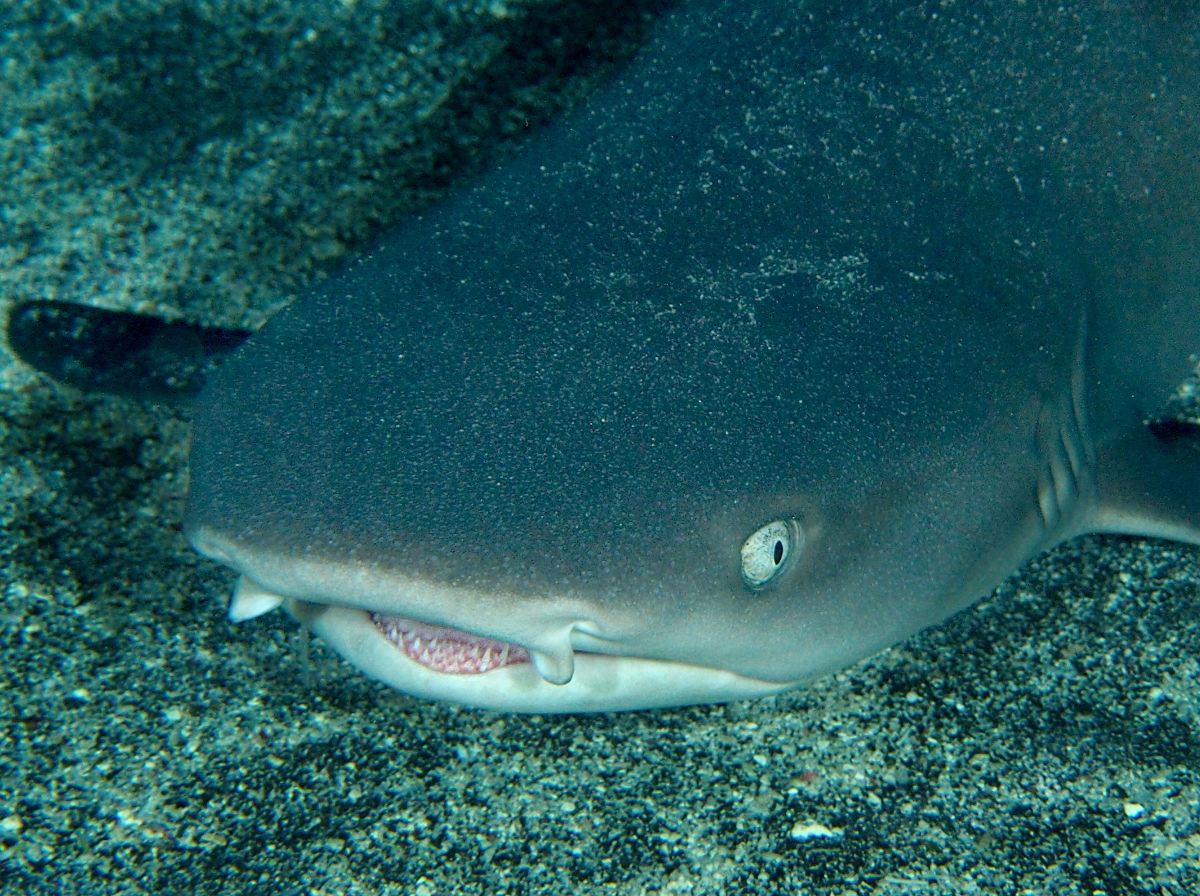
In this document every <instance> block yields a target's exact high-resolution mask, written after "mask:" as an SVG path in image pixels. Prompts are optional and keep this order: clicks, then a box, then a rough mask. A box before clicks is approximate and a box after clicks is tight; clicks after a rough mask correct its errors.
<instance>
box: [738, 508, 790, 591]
mask: <svg viewBox="0 0 1200 896" xmlns="http://www.w3.org/2000/svg"><path fill="white" fill-rule="evenodd" d="M803 546H804V533H803V531H801V529H800V527H799V526H798V525H796V523H795V522H794V521H793V520H775V521H774V522H773V523H767V524H766V525H765V526H763V527H762V528H760V529H756V530H755V532H754V534H752V535H751V536H750V537H749V538H747V539H746V541H745V542H744V543H743V544H742V581H744V582H745V583H746V585H747V586H748V587H750V588H761V587H763V586H764V585H766V584H768V583H769V582H771V580H772V579H774V578H775V577H776V576H777V575H779V573H780V572H781V571H782V570H783V569H784V567H785V566H787V563H788V559H789V558H790V557H791V556H792V555H793V554H796V553H798V552H799V551H800V549H801V548H802V547H803Z"/></svg>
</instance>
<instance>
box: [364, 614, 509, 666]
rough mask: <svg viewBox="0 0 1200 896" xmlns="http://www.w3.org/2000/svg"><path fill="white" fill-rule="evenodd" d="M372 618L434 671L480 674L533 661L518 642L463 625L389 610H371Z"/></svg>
mask: <svg viewBox="0 0 1200 896" xmlns="http://www.w3.org/2000/svg"><path fill="white" fill-rule="evenodd" d="M371 621H372V622H374V623H375V627H376V628H377V629H379V631H380V632H382V633H383V636H384V637H385V638H387V639H388V640H389V641H391V642H392V643H393V644H395V645H396V646H397V647H399V648H400V649H401V650H402V651H404V653H405V655H406V656H407V657H408V658H409V659H411V660H413V661H414V662H417V663H420V664H421V665H422V666H424V667H425V668H426V669H432V670H433V671H435V672H445V673H448V674H451V675H479V674H481V673H483V672H490V671H492V670H493V669H499V668H501V667H502V666H512V665H515V664H517V663H528V662H530V655H529V651H528V650H526V649H525V648H524V647H521V646H520V645H518V644H510V643H509V642H507V641H497V640H496V639H494V638H485V637H483V636H482V635H473V634H471V633H470V632H464V631H462V630H461V629H457V628H450V627H449V626H445V625H433V624H431V623H428V622H417V621H416V620H415V619H407V618H405V617H404V616H393V615H391V614H388V613H372V614H371Z"/></svg>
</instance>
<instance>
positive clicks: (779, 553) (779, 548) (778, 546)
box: [775, 538, 783, 566]
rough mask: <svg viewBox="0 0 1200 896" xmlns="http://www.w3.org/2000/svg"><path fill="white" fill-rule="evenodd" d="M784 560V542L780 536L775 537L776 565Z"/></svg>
mask: <svg viewBox="0 0 1200 896" xmlns="http://www.w3.org/2000/svg"><path fill="white" fill-rule="evenodd" d="M782 560H783V542H782V541H781V540H779V539H778V538H777V539H775V565H776V566H778V565H779V564H780V562H781V561H782Z"/></svg>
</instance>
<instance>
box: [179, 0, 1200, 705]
mask: <svg viewBox="0 0 1200 896" xmlns="http://www.w3.org/2000/svg"><path fill="white" fill-rule="evenodd" d="M1189 9H1190V7H1189V6H1187V5H1180V4H1166V5H1163V6H1162V8H1161V9H1159V8H1158V7H1157V6H1156V5H1155V4H1154V3H1145V4H1101V3H1095V2H1092V0H1087V2H1073V0H1067V2H1058V0H1055V2H1043V0H1029V2H1026V3H1021V4H1018V3H1012V2H1010V0H1003V2H1001V0H981V2H973V3H961V4H946V3H933V2H928V3H927V2H915V3H914V2H911V0H903V2H900V0H873V2H857V3H854V2H852V3H844V2H836V3H835V2H820V0H816V2H797V0H755V2H744V0H742V2H720V0H712V2H708V0H696V2H687V3H683V4H681V5H680V6H678V7H677V8H675V9H674V10H673V11H672V12H671V13H669V14H667V15H666V16H665V17H664V18H663V20H662V21H661V22H660V23H659V24H658V26H657V29H656V31H655V35H654V37H653V39H652V40H651V41H650V42H649V43H648V45H647V46H646V47H645V48H644V49H643V50H642V52H641V53H640V55H638V56H637V57H636V59H635V60H634V61H633V62H632V63H630V64H629V65H628V66H627V67H625V68H624V69H622V71H621V73H620V74H619V75H618V76H617V77H616V78H615V79H613V80H612V81H610V82H609V83H608V84H607V85H606V86H604V87H602V88H601V89H600V90H599V91H598V92H597V93H595V94H594V95H593V96H592V97H590V98H589V100H587V101H586V102H584V103H583V104H582V106H581V107H580V108H578V109H577V110H575V111H574V112H572V113H571V114H569V115H567V116H565V117H564V118H562V119H561V120H559V121H557V122H555V123H553V124H552V125H551V126H549V127H548V128H547V129H546V130H545V131H544V132H543V133H542V134H541V135H539V136H538V137H536V138H534V140H533V141H532V142H531V144H530V145H529V146H528V147H527V148H526V149H525V150H524V151H523V152H522V153H521V154H520V155H519V156H518V157H517V158H516V159H515V160H513V161H511V162H509V163H507V164H505V165H503V166H501V167H500V168H498V169H497V170H495V171H492V172H491V173H489V174H487V175H486V176H484V177H482V178H481V179H479V180H478V181H476V182H474V183H472V184H471V185H469V186H468V187H467V188H466V189H464V190H462V191H461V192H459V193H458V194H456V195H454V196H453V197H451V198H450V199H449V200H447V201H445V202H442V203H441V204H439V205H436V206H435V207H432V208H431V209H429V210H428V211H427V212H425V213H424V214H421V215H418V216H416V217H415V218H413V219H411V220H409V221H407V222H405V223H404V224H403V225H402V226H399V227H397V228H396V229H394V230H392V231H390V232H387V233H386V234H384V235H383V236H382V238H380V239H379V240H378V242H377V243H376V244H375V246H374V247H373V248H372V249H371V250H370V251H368V252H367V253H366V254H365V255H364V256H363V257H361V258H360V259H358V260H357V261H355V262H354V263H352V264H350V265H349V266H347V267H346V268H345V269H344V270H343V271H341V272H340V273H339V274H337V275H335V276H333V277H331V278H329V279H328V280H326V281H324V282H321V283H318V284H317V285H315V286H313V287H312V288H311V290H310V291H309V292H308V293H307V294H306V295H304V296H302V297H301V298H300V300H299V301H297V302H296V303H295V304H293V305H292V306H290V307H289V308H287V309H286V310H285V311H283V312H282V313H280V314H279V315H278V316H277V317H276V318H275V319H273V320H272V321H271V322H270V323H269V324H268V326H267V327H266V328H265V329H264V330H263V331H261V332H259V333H257V334H256V335H254V336H253V337H252V338H251V339H249V340H248V341H247V342H246V343H245V344H244V345H243V346H241V347H240V348H239V349H238V350H237V351H236V352H235V353H234V354H233V355H232V356H231V357H230V359H229V360H228V361H227V362H226V363H225V364H224V365H223V366H222V367H221V369H220V370H219V371H218V372H217V373H216V374H215V376H213V377H212V378H211V380H210V382H209V384H208V386H207V387H206V389H205V391H204V393H203V394H202V396H201V398H200V399H199V404H198V407H197V411H196V416H195V430H194V444H193V449H192V460H191V464H192V467H191V490H190V495H189V498H188V508H187V513H186V521H185V531H186V534H187V537H188V539H189V540H190V542H191V543H192V545H194V546H195V548H196V549H197V550H198V551H200V552H201V553H202V554H205V555H207V556H208V557H211V558H214V559H216V560H218V561H220V562H221V563H224V564H228V565H229V566H231V567H233V568H234V569H235V570H237V571H238V572H239V573H240V574H241V578H240V581H239V583H238V585H237V588H236V591H235V594H234V598H233V601H232V604H231V607H230V615H231V617H232V618H233V619H235V620H244V619H249V618H252V617H254V616H257V615H260V614H262V613H265V612H268V611H270V610H273V609H275V608H276V607H279V606H281V605H282V606H283V607H285V608H286V610H287V611H288V612H290V613H291V614H292V615H293V616H294V617H296V619H298V620H299V621H300V622H301V623H302V624H303V625H304V626H307V627H308V628H310V629H311V630H312V631H314V632H315V633H317V634H318V635H319V636H320V637H321V638H323V639H324V640H325V641H326V642H327V643H328V644H329V645H330V646H331V647H332V648H333V649H334V650H336V651H337V652H338V653H340V654H341V655H342V656H343V657H344V658H345V659H346V660H348V661H349V662H350V663H352V664H353V665H354V666H356V667H358V668H359V669H361V670H362V671H363V672H365V673H366V674H367V675H369V676H372V677H373V678H376V679H378V680H379V681H382V682H385V683H386V684H388V685H391V686H392V687H395V688H398V689H400V690H401V691H405V692H407V693H409V694H413V695H417V696H421V697H426V698H432V699H437V700H446V701H452V702H456V703H462V704H467V705H471V706H477V707H489V708H493V709H498V710H512V711H522V712H573V711H606V710H622V709H639V708H645V707H657V706H667V705H679V704H689V703H697V702H707V701H726V700H735V699H740V698H746V697H754V696H758V695H766V694H772V693H776V692H779V691H783V690H785V689H788V688H792V687H795V686H797V685H799V684H801V683H804V682H808V681H811V680H812V679H814V678H816V677H818V676H821V675H824V674H826V673H829V672H830V671H832V670H837V669H840V668H842V667H844V666H846V665H848V664H850V663H852V662H854V661H856V660H858V659H860V658H863V657H866V656H869V655H871V654H873V653H876V652H878V651H879V650H881V649H883V648H886V647H887V646H889V645H891V644H894V643H896V642H897V641H899V640H901V639H903V638H905V637H908V636H910V635H912V634H914V633H915V632H918V631H920V630H921V629H923V628H925V627H927V626H930V625H933V624H935V623H937V622H939V621H940V620H943V619H945V618H946V617H948V616H949V615H951V614H953V613H955V612H956V611H958V610H960V609H962V608H963V607H966V606H967V605H969V604H971V603H972V602H973V601H975V600H977V599H979V598H981V597H983V596H984V595H986V594H987V593H988V592H989V591H991V590H992V589H994V588H995V587H996V586H997V585H998V584H999V583H1000V582H1001V581H1002V580H1003V579H1004V578H1005V577H1006V576H1008V575H1009V574H1011V573H1012V572H1013V571H1014V570H1016V569H1017V568H1018V567H1020V566H1021V564H1023V563H1024V562H1025V561H1027V560H1028V559H1030V558H1031V557H1033V556H1035V555H1037V554H1038V553H1040V552H1042V551H1045V550H1046V549H1048V548H1050V547H1051V546H1053V545H1055V544H1057V543H1059V542H1061V541H1063V540H1065V539H1069V538H1072V537H1074V536H1076V535H1079V534H1082V533H1088V532H1124V533H1134V534H1142V535H1149V536H1156V537H1162V538H1168V539H1176V540H1179V541H1183V542H1188V543H1191V544H1197V543H1200V480H1198V478H1197V473H1198V471H1200V454H1198V453H1197V452H1196V450H1195V446H1194V445H1193V444H1191V443H1190V442H1189V441H1188V440H1187V439H1165V438H1160V437H1159V436H1160V435H1163V432H1158V433H1157V434H1156V431H1155V430H1154V429H1153V427H1151V426H1148V425H1147V422H1148V421H1149V420H1150V419H1151V415H1152V414H1153V412H1154V409H1155V408H1156V407H1158V406H1160V405H1161V404H1162V403H1163V401H1164V400H1165V399H1166V398H1167V396H1168V395H1169V394H1170V393H1171V392H1172V390H1173V389H1175V388H1176V387H1177V386H1178V385H1179V383H1181V382H1182V381H1183V380H1184V378H1185V377H1186V376H1187V375H1188V373H1189V371H1190V370H1191V368H1192V366H1193V365H1194V363H1195V360H1194V358H1191V353H1193V352H1196V351H1197V350H1200V55H1198V49H1197V47H1198V45H1200V40H1198V36H1200V29H1198V26H1197V22H1198V19H1197V17H1196V15H1195V14H1194V13H1191V14H1189V12H1188V10H1189ZM1172 17H1173V18H1172Z"/></svg>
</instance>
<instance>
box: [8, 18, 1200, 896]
mask: <svg viewBox="0 0 1200 896" xmlns="http://www.w3.org/2000/svg"><path fill="white" fill-rule="evenodd" d="M668 5H669V4H667V3H665V2H656V3H651V2H648V0H642V2H637V3H622V4H619V5H617V4H612V3H603V2H596V0H593V2H570V0H555V2H549V0H540V2H539V0H526V2H521V0H509V2H490V3H481V2H462V3H455V2H434V0H410V2H396V0H391V2H387V0H329V2H324V0H320V2H305V3H296V2H289V0H243V2H236V0H226V2H201V0H144V2H143V0H111V2H102V0H94V2H92V0H63V2H48V0H47V2H25V0H19V2H10V3H6V4H4V5H3V6H2V7H0V304H3V305H4V306H5V307H8V306H10V305H11V304H12V303H15V302H22V301H29V300H36V299H42V300H45V299H52V300H60V301H72V302H79V303H88V304H96V305H99V306H102V307H106V308H111V309H124V310H135V311H141V312H147V313H153V314H157V315H161V316H163V317H167V318H171V319H176V318H182V319H187V320H191V321H197V322H202V323H205V324H208V325H222V326H232V327H255V326H258V325H260V324H261V323H262V322H263V321H264V320H265V319H266V318H267V317H269V316H270V314H271V313H272V312H273V311H274V310H276V309H277V308H278V307H280V306H281V304H282V303H284V302H286V301H287V300H288V299H289V298H290V297H292V296H294V295H295V293H296V292H297V291H298V290H300V289H301V288H302V287H303V285H304V284H305V283H306V282H309V281H310V280H311V279H312V278H314V277H319V276H322V275H323V274H325V273H327V272H329V271H330V270H332V269H334V268H335V267H336V266H337V264H338V263H339V262H340V261H342V260H345V259H347V258H349V257H352V255H353V253H354V252H355V251H356V250H358V249H361V248H362V247H363V246H365V245H367V244H368V243H369V241H370V238H371V237H372V235H373V234H375V233H377V232H378V231H379V229H380V228H381V227H384V226H386V225H388V224H390V223H393V222H396V221H399V220H402V219H403V217H404V215H405V214H407V213H410V212H412V211H413V210H415V209H418V208H420V207H422V206H423V205H425V204H426V203H428V202H430V201H434V200H435V199H436V197H438V196H439V195H442V194H444V192H445V191H446V190H448V189H452V188H453V186H454V185H455V184H460V183H462V182H463V181H464V180H465V179H467V178H469V177H470V175H471V174H472V173H473V172H476V171H478V170H480V169H481V168H482V167H484V166H487V165H494V164H497V163H499V162H500V161H501V160H502V159H503V158H504V157H505V156H506V155H507V154H509V153H511V152H513V151H516V149H517V148H518V147H519V145H520V143H521V141H522V140H523V139H524V138H525V137H526V136H527V135H528V134H529V133H531V132H532V131H533V130H534V129H535V128H536V127H537V125H538V124H539V123H540V122H542V121H544V120H545V119H546V118H547V117H549V116H551V115H553V114H554V113H556V112H558V111H561V110H562V109H564V108H566V107H567V106H569V105H570V104H571V103H573V102H576V101H578V100H579V99H580V98H581V97H583V96H584V95H586V93H587V92H588V89H589V88H590V87H591V86H593V85H594V84H595V83H597V81H598V80H599V79H601V78H603V77H604V75H605V74H606V73H607V72H608V71H610V70H611V68H612V67H613V66H614V65H617V64H619V63H620V61H621V60H622V59H624V58H626V57H627V56H628V55H629V54H631V53H632V52H634V51H636V48H637V46H638V45H639V43H640V41H641V40H643V39H644V37H645V35H646V33H647V32H648V30H649V28H650V27H652V24H653V19H654V16H655V15H657V14H658V13H659V12H660V11H661V10H662V9H663V8H665V7H666V6H668ZM747 5H748V6H749V5H750V4H747ZM1068 5H1073V6H1079V7H1081V8H1086V7H1087V5H1088V4H1086V3H1079V4H1068ZM1134 5H1137V4H1134ZM1142 6H1144V7H1145V10H1144V13H1145V14H1146V15H1148V16H1159V17H1161V18H1162V20H1163V21H1162V25H1163V27H1164V28H1165V29H1168V30H1169V29H1170V28H1171V27H1173V26H1174V22H1173V21H1172V20H1171V17H1173V16H1174V17H1178V18H1179V21H1181V22H1184V23H1188V27H1190V28H1192V29H1193V32H1194V30H1195V28H1196V21H1197V19H1196V16H1195V15H1191V14H1190V5H1189V4H1187V3H1170V4H1161V5H1159V4H1153V3H1146V4H1142ZM3 310H4V309H0V311H3ZM1198 348H1200V346H1198ZM2 360H3V372H2V373H0V376H2V377H3V384H2V386H3V387H2V388H0V451H2V452H3V459H2V461H0V520H2V523H3V533H2V534H0V569H2V578H0V586H2V587H3V602H2V603H0V623H2V625H0V677H2V684H0V892H4V893H9V892H11V893H62V894H76V893H78V894H94V893H147V894H176V893H188V894H208V893H213V894H217V893H220V894H239V893H273V894H293V893H294V894H420V896H434V894H455V893H464V894H468V893H469V894H476V893H478V894H496V896H499V894H532V893H554V894H558V893H563V894H568V893H569V894H600V893H620V894H651V893H662V894H710V893H714V894H715V893H739V894H740V893H746V894H750V893H770V894H775V893H785V892H786V893H805V894H875V893H878V894H893V893H894V894H901V893H903V894H913V893H917V894H919V893H930V894H934V893H936V894H974V893H981V894H993V893H995V894H1021V893H1039V894H1040V893H1056V894H1089V896H1096V894H1106V896H1121V894H1164V896H1183V894H1188V893H1196V892H1200V622H1198V618H1200V565H1198V563H1197V557H1198V554H1197V551H1196V550H1195V549H1193V548H1187V547H1182V546H1177V545H1172V544H1168V543H1165V542H1156V541H1151V540H1145V539H1136V538H1099V537H1094V538H1086V539H1080V540H1076V541H1074V542H1071V543H1070V544H1068V545H1065V546H1063V547H1062V548H1060V549H1058V550H1056V551H1055V552H1053V553H1051V554H1049V555H1047V556H1045V557H1042V558H1040V559H1038V560H1037V561H1035V562H1034V563H1033V564H1031V565H1030V566H1029V567H1028V568H1026V569H1025V570H1023V571H1022V573H1021V574H1020V575H1019V576H1016V577H1014V578H1012V579H1011V580H1010V581H1009V582H1008V583H1006V584H1005V585H1004V586H1003V587H1002V588H1001V589H1000V590H999V591H997V592H996V593H995V594H994V595H992V596H991V597H989V598H987V599H986V600H984V601H982V602H981V603H980V604H978V605H976V606H975V607H973V608H971V609H970V610H967V611H965V612H964V613H961V614H959V615H958V616H956V617H954V618H953V619H952V620H950V621H949V622H948V623H946V624H944V625H942V626H939V627H938V628H936V629H933V630H931V631H928V632H926V633H924V634H922V635H921V636H919V637H917V638H914V639H912V640H910V641H908V642H905V643H904V644H902V645H900V646H897V647H895V648H893V649H891V650H889V651H887V652H886V653H884V654H882V655H880V656H878V657H876V658H874V659H872V660H869V661H867V662H864V663H860V664H858V665H857V666H855V667H853V668H851V669H849V670H846V671H845V672H843V673H840V674H838V675H835V676H832V677H829V678H826V679H824V680H822V681H820V682H817V683H816V684H814V685H813V686H811V687H808V688H805V689H802V690H799V691H796V692H793V693H790V694H786V695H783V696H780V697H776V698H771V699H767V700H761V701H756V702H748V703H740V704H733V705H729V706H704V707H695V708H685V709H677V710H663V711H654V712H641V713H632V714H623V715H598V716H565V717H553V716H528V717H525V716H505V715H500V714H496V713H489V712H481V711H475V710H464V709H458V708H454V707H447V706H440V705H434V704H429V703H423V702H420V701H416V700H413V699H410V698H408V697H405V696H404V695H401V694H397V693H394V692H390V691H387V690H385V689H383V688H381V687H379V686H377V685H375V684H374V683H372V682H370V681H368V680H367V679H365V678H363V677H362V676H361V675H359V674H358V673H356V672H355V671H354V670H353V669H351V668H350V667H348V666H346V665H345V664H344V663H342V662H341V661H340V660H339V659H337V658H336V657H335V656H334V655H333V654H332V653H331V652H329V651H328V650H326V649H325V648H324V647H323V646H322V645H321V644H320V643H319V642H315V641H314V642H312V643H311V644H307V643H305V642H304V641H303V640H302V639H301V638H300V637H299V636H298V635H297V634H296V632H295V625H294V624H293V623H292V622H290V621H289V620H286V619H284V618H283V617H282V616H281V614H271V615H270V616H267V617H262V618H259V619H256V620H253V621H251V622H249V623H245V624H243V625H239V626H236V627H235V626H233V625H232V624H230V623H229V622H228V621H227V620H226V619H225V616H224V607H225V603H226V601H227V599H228V595H229V592H230V589H231V587H232V582H233V575H232V573H229V572H227V571H225V570H223V569H221V568H219V567H217V566H216V565H215V564H213V563H210V562H208V561H205V560H202V559H201V558H199V557H198V556H196V555H195V554H194V553H192V551H191V550H190V549H189V548H188V547H187V545H186V544H185V543H184V541H183V538H182V536H181V535H180V533H179V528H178V524H179V518H180V514H181V511H182V500H183V494H184V492H185V490H186V485H187V440H188V419H187V409H186V408H185V407H184V408H167V407H159V406H156V405H153V404H148V403H139V402H135V401H130V400H126V399H120V398H111V397H106V396H101V395H96V394H88V393H84V392H80V391H77V390H73V389H70V388H67V387H62V386H58V385H56V384H55V383H53V382H52V381H50V380H48V379H46V378H44V377H41V376H39V375H37V374H35V373H33V372H32V371H30V370H29V369H28V368H26V367H24V366H22V365H20V364H19V363H17V362H15V361H13V360H12V359H11V358H10V357H9V356H8V355H7V354H5V355H3V358H2Z"/></svg>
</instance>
